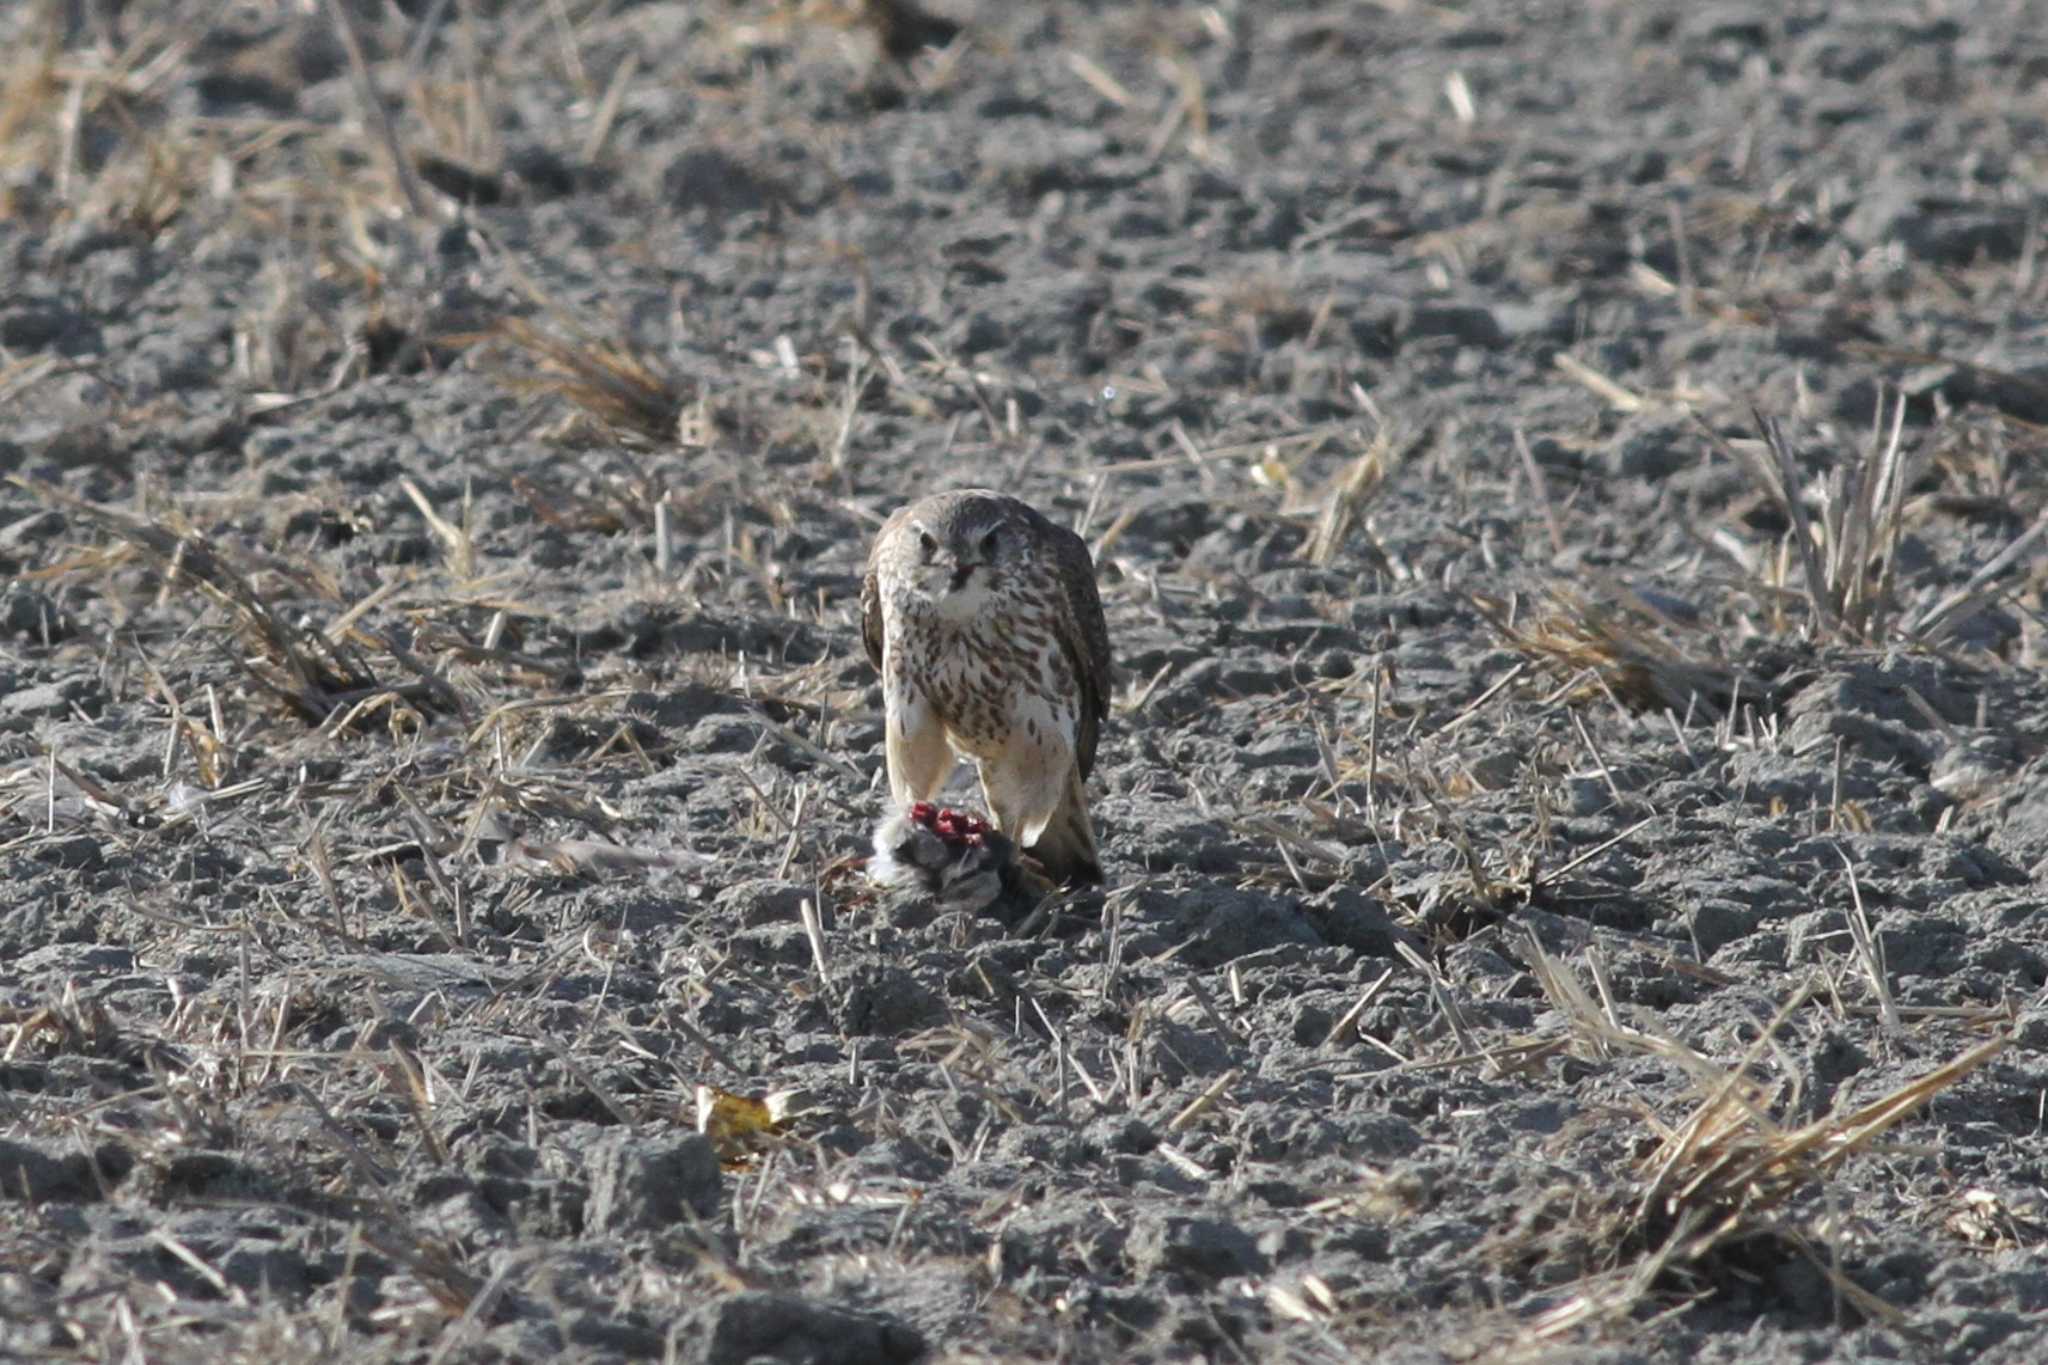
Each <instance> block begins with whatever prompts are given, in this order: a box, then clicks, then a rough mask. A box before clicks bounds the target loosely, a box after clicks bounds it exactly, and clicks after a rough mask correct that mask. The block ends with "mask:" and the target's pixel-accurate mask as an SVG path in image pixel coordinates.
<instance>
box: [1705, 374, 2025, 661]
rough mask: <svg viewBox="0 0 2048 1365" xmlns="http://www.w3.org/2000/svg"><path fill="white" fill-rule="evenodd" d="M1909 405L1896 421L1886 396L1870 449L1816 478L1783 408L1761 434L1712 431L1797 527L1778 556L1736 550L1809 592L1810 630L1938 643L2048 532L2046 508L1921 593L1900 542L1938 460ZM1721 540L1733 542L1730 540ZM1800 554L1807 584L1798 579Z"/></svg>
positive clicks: (1766, 574)
mask: <svg viewBox="0 0 2048 1365" xmlns="http://www.w3.org/2000/svg"><path fill="white" fill-rule="evenodd" d="M1905 415H1906V400H1905V398H1904V396H1903V395H1901V396H1900V397H1899V398H1898V399H1897V400H1896V401H1895V402H1894V404H1893V406H1892V409H1891V414H1890V419H1889V421H1886V420H1885V414H1884V411H1883V408H1882V406H1880V408H1879V410H1878V412H1877V414H1876V415H1875V417H1874V418H1873V420H1872V424H1871V431H1870V439H1869V441H1868V442H1867V443H1866V444H1865V445H1864V447H1863V449H1862V450H1861V451H1860V452H1857V453H1855V454H1853V455H1851V456H1850V457H1848V458H1847V459H1841V458H1834V459H1830V460H1829V461H1828V462H1827V464H1826V467H1825V468H1824V469H1823V470H1822V471H1821V472H1820V473H1819V474H1818V475H1816V476H1815V477H1813V478H1811V479H1805V478H1802V476H1801V474H1800V472H1799V467H1798V464H1797V462H1796V461H1795V459H1794V456H1793V453H1792V448H1791V444H1790V442H1789V441H1788V440H1787V439H1786V437H1785V432H1784V428H1783V427H1782V425H1781V424H1780V423H1779V422H1778V421H1777V419H1776V418H1771V417H1765V416H1763V415H1761V414H1758V415H1757V418H1756V421H1757V426H1758V429H1759V430H1760V432H1761V433H1762V437H1763V439H1762V441H1761V442H1755V441H1749V442H1730V441H1723V440H1721V439H1720V438H1719V437H1718V436H1714V435H1713V434H1712V433H1711V432H1709V439H1710V440H1712V441H1713V442H1714V443H1715V444H1716V445H1717V446H1718V447H1719V448H1720V449H1721V450H1722V451H1723V452H1724V453H1726V454H1727V455H1729V456H1730V457H1731V458H1733V459H1734V460H1735V461H1737V462H1738V463H1740V464H1741V465H1742V466H1743V468H1745V469H1746V470H1747V471H1748V472H1749V474H1750V477H1751V478H1752V479H1753V480H1754V481H1755V483H1756V484H1757V487H1758V489H1759V490H1760V492H1761V493H1762V494H1763V495H1764V497H1766V498H1767V499H1768V500H1769V501H1770V503H1771V504H1772V505H1773V507H1774V508H1775V509H1776V510H1777V511H1778V513H1779V514H1780V515H1781V516H1782V517H1783V518H1784V520H1785V524H1786V526H1787V528H1788V529H1787V531H1786V533H1785V535H1784V537H1783V539H1782V540H1781V542H1780V545H1779V552H1778V554H1777V555H1776V556H1774V557H1766V559H1765V560H1764V561H1763V562H1758V561H1757V560H1755V559H1754V558H1753V557H1750V556H1746V555H1743V554H1740V553H1738V554H1737V556H1736V557H1737V559H1738V560H1739V561H1741V562H1742V564H1743V567H1744V568H1745V569H1746V570H1747V571H1748V572H1749V573H1750V574H1751V575H1752V576H1753V577H1756V578H1758V579H1760V580H1761V581H1762V582H1763V584H1764V586H1765V587H1766V588H1768V589H1769V590H1770V591H1771V592H1772V594H1773V595H1774V596H1775V597H1779V598H1782V597H1783V596H1785V595H1786V593H1787V590H1790V592H1791V593H1793V594H1795V595H1796V596H1795V599H1794V600H1801V599H1803V600H1804V602H1805V604H1806V609H1807V620H1806V622H1805V624H1804V626H1803V627H1802V631H1801V633H1802V634H1803V635H1805V636H1806V637H1807V638H1811V639H1821V640H1830V641H1838V642H1842V643H1848V644H1882V643H1885V642H1887V641H1893V640H1907V641H1914V642H1918V643H1923V644H1937V643H1939V642H1940V641H1941V639H1942V638H1943V636H1945V635H1946V634H1947V633H1948V629H1949V628H1950V627H1951V626H1953V625H1956V624H1959V623H1961V622H1963V621H1966V620H1968V619H1969V618H1970V617H1971V616H1972V615H1974V614H1975V612H1976V611H1977V610H1978V609H1979V608H1981V607H1983V606H1985V605H1986V604H1988V603H1989V602H1990V601H1991V600H1992V599H1994V598H1997V597H1999V596H2001V595H2003V594H2004V593H2005V592H2006V591H2007V588H2006V587H2005V586H2004V585H2003V584H2002V583H2001V580H2002V579H2003V578H2004V576H2005V575H2006V573H2007V571H2008V570H2010V569H2012V568H2013V567H2014V566H2015V565H2017V564H2019V563H2020V561H2021V559H2022V557H2023V556H2024V555H2025V554H2026V553H2027V552H2028V551H2029V550H2031V549H2032V548H2033V547H2034V545H2035V544H2036V543H2037V542H2038V541H2039V540H2040V538H2041V537H2042V535H2043V534H2044V533H2048V517H2042V518H2037V519H2036V520H2035V521H2034V522H2033V524H2032V525H2031V526H2029V527H2028V528H2027V529H2026V530H2024V531H2022V532H2021V533H2020V534H2019V535H2018V536H2016V537H2015V538H2014V539H2013V540H2012V541H2011V542H2010V543H2008V544H2007V545H2006V547H2005V549H2004V550H2002V551H2000V552H1999V553H1998V554H1997V555H1995V556H1993V557H1992V558H1991V559H1990V560H1989V561H1987V562H1986V563H1985V564H1983V565H1982V566H1981V567H1980V568H1978V569H1977V570H1976V572H1974V573H1973V574H1972V575H1971V576H1970V578H1969V579H1968V580H1967V581H1966V582H1964V583H1963V584H1962V585H1961V586H1960V587H1958V588H1956V589H1955V590H1954V591H1951V592H1949V593H1946V594H1944V595H1942V596H1940V597H1938V598H1933V597H1932V596H1931V594H1928V595H1926V596H1924V597H1923V598H1922V599H1921V600H1918V601H1915V600H1912V597H1911V595H1910V594H1909V593H1908V591H1907V589H1908V588H1909V586H1910V585H1908V584H1907V583H1905V582H1903V581H1902V580H1901V579H1900V578H1899V576H1898V563H1897V561H1898V547H1899V541H1900V537H1901V536H1902V534H1903V532H1904V527H1905V523H1906V521H1907V520H1908V517H1909V515H1910V514H1911V512H1912V511H1913V503H1911V502H1909V501H1908V500H1907V498H1906V489H1907V488H1908V487H1909V486H1911V485H1912V484H1913V482H1914V481H1915V480H1916V479H1917V478H1918V477H1919V475H1920V472H1921V470H1922V468H1923V466H1924V465H1926V464H1928V463H1931V461H1930V460H1928V459H1925V458H1921V459H1914V458H1911V457H1909V456H1908V455H1907V453H1906V452H1905V449H1904V446H1903V443H1902V439H1901V438H1902V435H1903V432H1904V428H1905ZM1721 543H1722V544H1723V546H1724V548H1726V545H1727V542H1726V541H1723V542H1721ZM1794 564H1796V565H1797V570H1798V571H1797V579H1796V582H1797V584H1798V586H1797V587H1794V585H1793V582H1791V581H1788V580H1791V579H1792V577H1793V575H1792V572H1791V566H1792V565H1794Z"/></svg>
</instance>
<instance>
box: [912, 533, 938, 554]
mask: <svg viewBox="0 0 2048 1365" xmlns="http://www.w3.org/2000/svg"><path fill="white" fill-rule="evenodd" d="M917 546H918V548H919V549H921V550H923V551H924V557H925V558H926V559H930V558H931V557H932V556H933V555H935V554H937V553H938V552H939V542H938V541H937V540H936V539H934V538H933V536H932V533H931V532H930V531H919V532H918V533H917Z"/></svg>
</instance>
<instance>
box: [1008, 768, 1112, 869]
mask: <svg viewBox="0 0 2048 1365" xmlns="http://www.w3.org/2000/svg"><path fill="white" fill-rule="evenodd" d="M1026 851H1027V852H1028V853H1030V855H1031V856H1032V858H1034V859H1035V860H1036V861H1037V863H1038V865H1039V866H1040V867H1042V868H1044V869H1045V874H1046V875H1047V876H1048V877H1051V878H1052V879H1053V880H1054V881H1056V882H1099V881H1101V880H1102V856H1101V854H1099V853H1098V852H1096V849H1095V826H1094V825H1093V824H1092V823H1091V822H1090V821H1089V819H1088V788H1087V786H1086V784H1085V783H1084V782H1083V780H1082V778H1081V772H1080V769H1079V768H1068V769H1067V786H1066V790H1065V791H1063V792H1062V793H1061V794H1060V803H1059V805H1058V806H1057V807H1055V808H1054V810H1053V813H1052V818H1051V819H1049V820H1047V821H1046V822H1045V828H1044V829H1043V830H1042V831H1040V833H1039V835H1038V838H1037V840H1036V841H1035V842H1033V843H1032V844H1031V846H1030V847H1029V848H1028V849H1027V850H1026Z"/></svg>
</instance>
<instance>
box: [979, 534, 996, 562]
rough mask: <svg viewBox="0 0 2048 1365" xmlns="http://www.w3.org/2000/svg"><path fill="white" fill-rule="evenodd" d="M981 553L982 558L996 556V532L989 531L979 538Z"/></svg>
mask: <svg viewBox="0 0 2048 1365" xmlns="http://www.w3.org/2000/svg"><path fill="white" fill-rule="evenodd" d="M981 554H982V558H984V559H994V558H995V557H996V533H995V532H994V531H990V532H989V533H988V534H987V535H985V536H983V537H982V538H981Z"/></svg>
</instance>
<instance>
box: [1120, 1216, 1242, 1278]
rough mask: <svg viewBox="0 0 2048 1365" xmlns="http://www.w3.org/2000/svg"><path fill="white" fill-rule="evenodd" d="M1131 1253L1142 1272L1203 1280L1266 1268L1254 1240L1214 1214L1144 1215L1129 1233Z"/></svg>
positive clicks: (1240, 1229) (1132, 1259) (1133, 1261)
mask: <svg viewBox="0 0 2048 1365" xmlns="http://www.w3.org/2000/svg"><path fill="white" fill-rule="evenodd" d="M1130 1257H1131V1261H1132V1263H1133V1264H1134V1265H1135V1266H1136V1267H1137V1268H1138V1270H1139V1271H1140V1272H1141V1273H1144V1274H1152V1273H1155V1272H1158V1271H1162V1270H1164V1271H1171V1272H1174V1273H1177V1274H1181V1275H1193V1276H1197V1277H1199V1278H1202V1279H1206V1280H1221V1279H1227V1278H1228V1277H1230V1276H1232V1275H1259V1274H1263V1273H1264V1272H1265V1270H1266V1257H1265V1254H1264V1253H1263V1252H1261V1251H1260V1250H1259V1244H1258V1242H1257V1240H1256V1239H1254V1238H1253V1237H1252V1235H1251V1234H1250V1233H1248V1232H1246V1231H1245V1230H1244V1229H1243V1228H1240V1227H1238V1226H1236V1225H1235V1224H1233V1223H1226V1222H1223V1221H1222V1220H1221V1219H1216V1218H1178V1217H1169V1218H1161V1217H1149V1218H1143V1219H1141V1220H1140V1221H1139V1224H1138V1226H1137V1228H1136V1229H1135V1230H1134V1231H1133V1233H1132V1234H1131V1241H1130Z"/></svg>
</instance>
